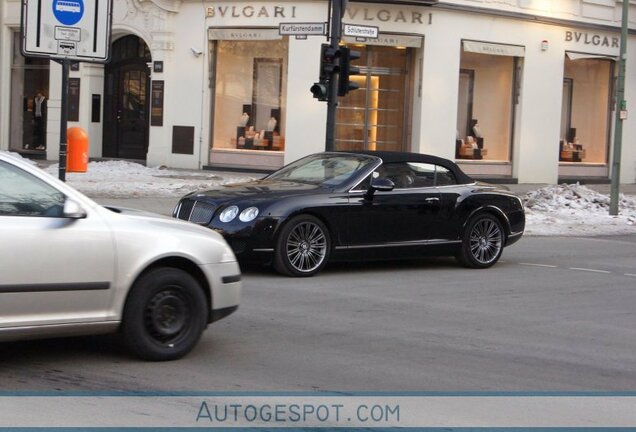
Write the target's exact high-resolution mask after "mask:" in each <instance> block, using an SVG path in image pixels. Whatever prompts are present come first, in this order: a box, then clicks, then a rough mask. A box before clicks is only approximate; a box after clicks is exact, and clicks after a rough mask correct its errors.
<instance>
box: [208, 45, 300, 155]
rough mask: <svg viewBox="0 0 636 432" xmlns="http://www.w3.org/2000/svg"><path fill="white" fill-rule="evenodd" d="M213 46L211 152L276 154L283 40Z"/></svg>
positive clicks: (281, 121)
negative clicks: (262, 151)
mask: <svg viewBox="0 0 636 432" xmlns="http://www.w3.org/2000/svg"><path fill="white" fill-rule="evenodd" d="M215 45H216V50H215V60H216V61H215V63H216V70H215V73H214V76H215V84H214V90H215V91H214V109H213V113H212V115H213V118H214V120H213V124H214V130H213V138H212V147H213V148H214V149H237V150H264V151H282V150H283V149H284V147H285V134H284V131H285V101H286V95H285V89H286V88H287V54H288V41H287V39H286V38H285V39H281V40H267V41H233V40H232V41H223V40H222V41H217V42H215Z"/></svg>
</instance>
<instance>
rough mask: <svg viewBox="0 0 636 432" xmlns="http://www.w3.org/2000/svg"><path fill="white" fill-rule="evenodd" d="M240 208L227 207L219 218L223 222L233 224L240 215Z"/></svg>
mask: <svg viewBox="0 0 636 432" xmlns="http://www.w3.org/2000/svg"><path fill="white" fill-rule="evenodd" d="M238 211H239V208H238V207H237V206H235V205H233V206H229V207H226V208H225V209H224V210H223V211H222V212H221V215H220V216H219V219H221V222H231V221H232V220H233V219H234V218H235V217H236V215H237V214H238Z"/></svg>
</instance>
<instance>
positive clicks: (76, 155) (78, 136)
mask: <svg viewBox="0 0 636 432" xmlns="http://www.w3.org/2000/svg"><path fill="white" fill-rule="evenodd" d="M66 142H67V148H66V171H67V172H86V170H87V169H88V134H86V131H85V130H84V129H82V128H81V127H72V128H68V130H67V131H66Z"/></svg>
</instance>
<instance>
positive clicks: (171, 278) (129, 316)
mask: <svg viewBox="0 0 636 432" xmlns="http://www.w3.org/2000/svg"><path fill="white" fill-rule="evenodd" d="M207 303H208V302H207V299H206V296H205V294H204V292H203V289H202V288H201V285H200V284H199V282H197V281H196V280H195V279H194V278H193V277H192V276H190V275H189V274H188V273H186V272H185V271H183V270H180V269H176V268H167V267H166V268H157V269H153V270H151V271H149V272H148V273H146V274H144V275H142V276H141V277H140V278H139V280H137V282H136V283H135V284H134V286H133V287H132V289H131V291H130V293H129V295H128V299H127V301H126V305H125V307H124V314H123V318H122V326H121V333H122V336H123V340H124V343H125V345H126V347H127V348H128V349H129V350H130V351H131V352H132V353H134V354H135V355H137V356H138V357H140V358H142V359H144V360H153V361H165V360H176V359H178V358H181V357H183V356H184V355H186V354H187V353H188V352H190V351H191V350H192V348H194V346H195V345H196V344H197V342H198V341H199V338H200V337H201V333H202V332H203V330H204V329H205V326H206V323H207V310H208V304H207Z"/></svg>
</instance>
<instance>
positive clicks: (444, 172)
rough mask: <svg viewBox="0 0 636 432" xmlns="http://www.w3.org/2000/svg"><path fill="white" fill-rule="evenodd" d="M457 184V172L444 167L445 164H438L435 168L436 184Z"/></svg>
mask: <svg viewBox="0 0 636 432" xmlns="http://www.w3.org/2000/svg"><path fill="white" fill-rule="evenodd" d="M454 184H457V179H456V178H455V174H453V172H452V171H450V170H449V169H446V168H444V167H443V166H439V165H436V169H435V185H436V186H447V185H454Z"/></svg>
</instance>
